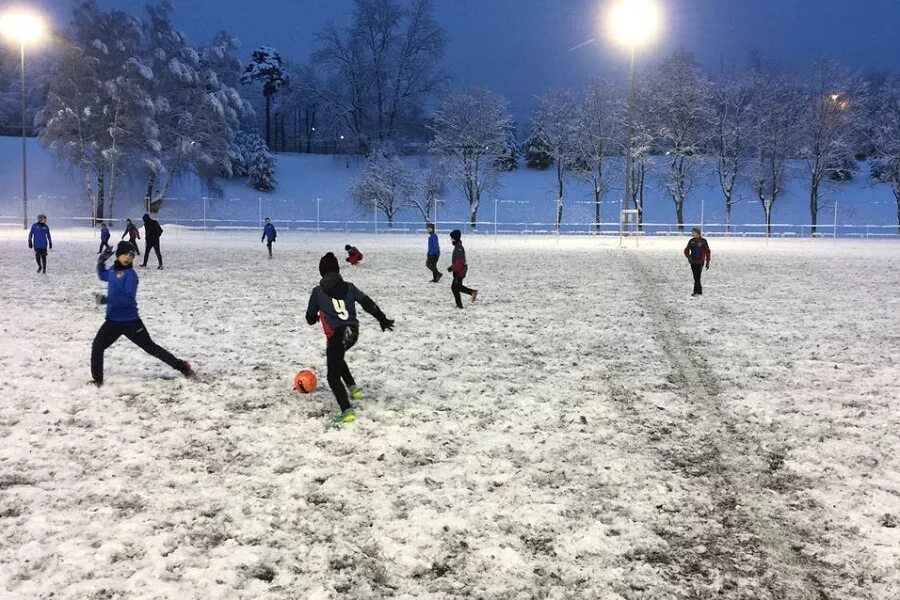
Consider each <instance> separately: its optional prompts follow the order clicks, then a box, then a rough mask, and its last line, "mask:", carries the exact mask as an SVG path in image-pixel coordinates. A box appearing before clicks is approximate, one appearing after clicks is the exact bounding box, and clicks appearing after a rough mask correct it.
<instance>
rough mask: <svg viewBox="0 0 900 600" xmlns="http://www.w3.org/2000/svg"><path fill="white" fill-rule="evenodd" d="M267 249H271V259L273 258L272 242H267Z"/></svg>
mask: <svg viewBox="0 0 900 600" xmlns="http://www.w3.org/2000/svg"><path fill="white" fill-rule="evenodd" d="M266 248H268V249H269V258H272V240H269V241H267V242H266Z"/></svg>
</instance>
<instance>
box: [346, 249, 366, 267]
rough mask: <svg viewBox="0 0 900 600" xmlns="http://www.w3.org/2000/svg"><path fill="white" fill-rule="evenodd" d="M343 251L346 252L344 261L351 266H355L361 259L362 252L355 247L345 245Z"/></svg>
mask: <svg viewBox="0 0 900 600" xmlns="http://www.w3.org/2000/svg"><path fill="white" fill-rule="evenodd" d="M344 250H346V251H347V258H345V259H344V260H346V261H347V262H348V263H350V264H351V265H354V266H355V265H356V264H358V263H359V261H361V260H362V259H363V255H362V252H360V251H359V249H358V248H357V247H356V246H351V245H350V244H347V245H346V246H344Z"/></svg>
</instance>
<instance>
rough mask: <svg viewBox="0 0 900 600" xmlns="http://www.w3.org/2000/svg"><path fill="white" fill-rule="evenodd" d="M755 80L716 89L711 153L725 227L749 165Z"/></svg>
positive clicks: (719, 85) (743, 77)
mask: <svg viewBox="0 0 900 600" xmlns="http://www.w3.org/2000/svg"><path fill="white" fill-rule="evenodd" d="M751 82H752V80H751V79H750V78H749V77H748V76H746V75H739V76H738V77H737V78H735V79H730V80H725V81H722V82H719V83H717V84H716V85H714V86H713V90H712V103H713V112H712V123H711V125H712V129H711V132H710V133H711V139H710V149H711V150H712V152H713V155H714V159H715V164H716V166H715V170H716V175H717V177H718V181H719V187H720V188H721V189H722V194H723V196H724V198H725V227H726V229H727V228H728V227H729V226H730V224H731V209H732V207H733V205H734V186H735V183H736V182H737V178H738V174H739V173H740V172H741V169H742V168H743V167H744V165H745V163H746V161H747V153H748V151H749V147H750V146H749V142H750V140H749V137H750V103H751V98H752V94H753V90H752V88H751Z"/></svg>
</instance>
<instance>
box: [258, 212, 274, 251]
mask: <svg viewBox="0 0 900 600" xmlns="http://www.w3.org/2000/svg"><path fill="white" fill-rule="evenodd" d="M276 237H278V232H277V231H275V226H274V225H272V221H271V220H270V219H269V217H266V226H265V227H263V234H262V239H261V240H260V242H266V248H268V249H269V258H272V242H274V241H275V238H276Z"/></svg>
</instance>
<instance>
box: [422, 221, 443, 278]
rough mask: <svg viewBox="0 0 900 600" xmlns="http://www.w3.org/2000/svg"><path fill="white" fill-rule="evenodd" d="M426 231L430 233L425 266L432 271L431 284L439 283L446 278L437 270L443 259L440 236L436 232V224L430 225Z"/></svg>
mask: <svg viewBox="0 0 900 600" xmlns="http://www.w3.org/2000/svg"><path fill="white" fill-rule="evenodd" d="M425 229H426V230H427V231H428V253H427V254H426V256H425V266H426V267H428V270H429V271H431V283H437V282H438V281H440V280H441V277H443V276H444V274H443V273H441V272H440V271H438V268H437V263H438V259H439V258H440V257H441V246H440V244H439V243H438V236H437V234H436V233H435V232H434V223H429V224H428V225H426V226H425Z"/></svg>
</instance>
